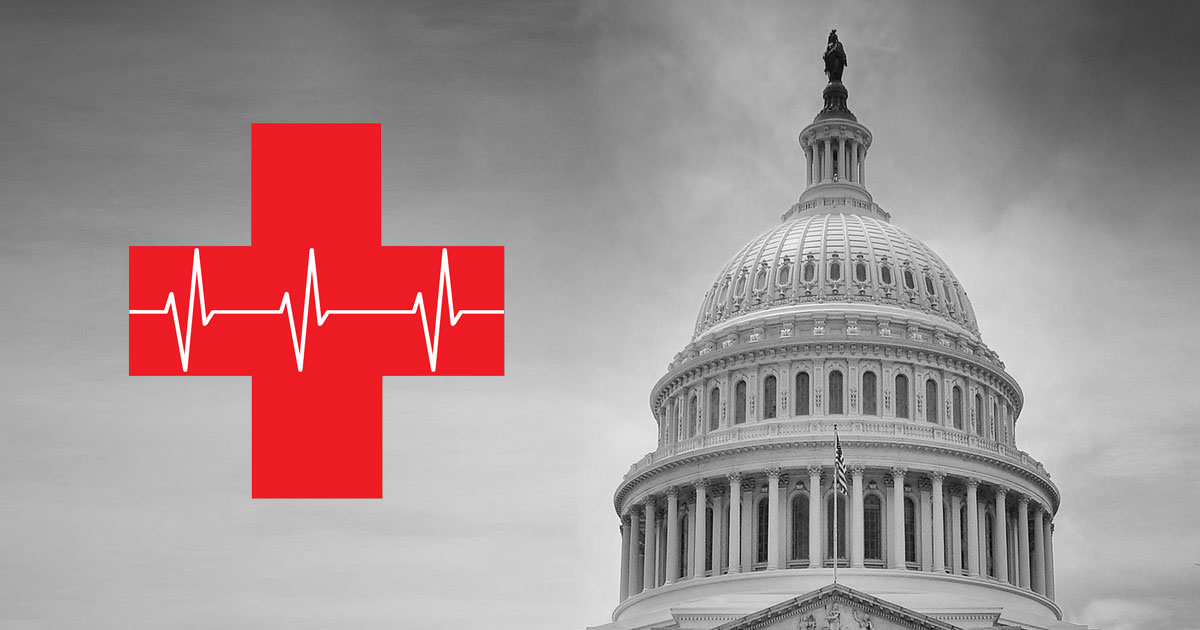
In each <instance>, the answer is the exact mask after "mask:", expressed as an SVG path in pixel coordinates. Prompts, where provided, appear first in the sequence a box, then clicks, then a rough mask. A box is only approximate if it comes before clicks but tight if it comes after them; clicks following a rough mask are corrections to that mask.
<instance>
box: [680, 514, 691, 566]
mask: <svg viewBox="0 0 1200 630" xmlns="http://www.w3.org/2000/svg"><path fill="white" fill-rule="evenodd" d="M691 531H692V528H691V527H688V515H687V514H684V515H683V516H682V517H681V518H680V519H679V575H684V576H686V575H687V574H688V564H689V563H690V561H691V558H689V557H688V556H691V555H692V554H690V553H688V538H690V537H691Z"/></svg>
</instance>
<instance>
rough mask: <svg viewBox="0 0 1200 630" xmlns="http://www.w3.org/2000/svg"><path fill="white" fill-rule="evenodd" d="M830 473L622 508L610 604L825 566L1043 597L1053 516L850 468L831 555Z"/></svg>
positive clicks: (737, 483)
mask: <svg viewBox="0 0 1200 630" xmlns="http://www.w3.org/2000/svg"><path fill="white" fill-rule="evenodd" d="M831 472H832V470H831V469H822V468H821V467H819V466H810V467H808V468H807V469H805V470H794V471H793V470H789V471H784V470H781V469H779V468H768V469H765V470H759V471H748V472H737V473H732V474H729V475H726V476H724V477H719V478H703V479H698V480H696V481H694V482H693V483H690V484H687V485H684V486H672V487H669V488H664V489H663V490H662V491H661V494H658V495H655V496H651V497H649V498H648V499H645V500H643V501H641V502H640V503H637V504H633V505H630V506H628V507H627V510H626V512H625V514H624V515H622V521H621V541H622V558H621V560H622V561H621V599H622V600H624V599H625V598H627V597H629V596H632V595H636V594H638V593H642V592H646V591H650V590H653V589H655V588H659V587H661V586H666V585H671V584H675V583H677V582H681V581H684V580H691V579H697V578H703V577H709V576H716V575H722V574H736V573H741V572H750V571H771V570H778V569H806V568H814V567H827V566H832V565H833V562H835V561H836V562H838V564H839V566H849V567H852V568H880V569H898V570H915V571H929V572H934V573H950V574H954V575H963V576H967V577H973V578H979V579H987V580H993V581H997V582H1007V583H1009V584H1011V585H1013V586H1017V587H1020V588H1026V589H1030V590H1032V591H1034V592H1036V593H1039V594H1041V595H1044V596H1046V597H1048V598H1050V599H1053V598H1054V560H1053V542H1052V538H1053V536H1052V534H1053V524H1052V515H1051V514H1050V512H1049V511H1048V508H1047V507H1046V506H1044V505H1042V504H1041V503H1039V502H1038V501H1037V500H1036V499H1035V498H1034V497H1031V496H1027V495H1025V494H1022V493H1020V492H1017V491H1015V490H1011V489H1009V488H1006V487H1004V486H1001V485H996V484H983V483H981V482H980V481H979V480H978V479H974V478H970V477H949V476H947V475H946V474H944V473H942V472H937V471H909V470H906V469H904V468H900V467H894V468H890V469H882V468H880V469H876V468H865V467H862V466H852V467H851V468H850V469H849V472H850V489H849V495H848V496H847V495H839V496H838V498H837V500H838V502H839V503H842V505H839V507H838V512H839V515H840V516H839V523H838V524H839V532H843V533H841V534H839V537H840V538H841V541H840V544H839V545H838V549H837V550H834V549H833V545H832V544H831V538H832V536H831V533H832V531H833V530H832V528H833V523H832V520H831V514H832V510H831V506H832V488H831V487H830V485H831V483H830V479H831V478H832V476H831V474H830V473H831ZM881 485H882V486H883V489H880V486H881ZM814 490H815V491H814ZM1014 507H1015V509H1013V508H1014ZM885 526H886V527H885ZM947 530H948V531H947ZM847 541H848V543H847ZM698 543H699V544H698ZM847 546H848V547H849V549H848V551H849V554H848V555H849V557H848V558H847V553H846V547H847ZM835 557H836V560H835Z"/></svg>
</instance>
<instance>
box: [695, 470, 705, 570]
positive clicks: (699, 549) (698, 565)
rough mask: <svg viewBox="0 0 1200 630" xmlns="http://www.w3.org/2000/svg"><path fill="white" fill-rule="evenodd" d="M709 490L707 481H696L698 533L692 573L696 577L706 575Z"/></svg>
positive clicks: (696, 530)
mask: <svg viewBox="0 0 1200 630" xmlns="http://www.w3.org/2000/svg"><path fill="white" fill-rule="evenodd" d="M707 490H708V482H707V481H705V480H703V479H701V480H699V481H697V482H696V510H695V511H694V512H693V513H694V514H695V517H694V518H693V521H694V522H695V523H696V527H695V528H694V529H693V531H695V532H696V534H695V537H694V540H695V542H694V543H693V544H692V549H693V550H694V552H693V553H694V554H695V555H693V556H692V566H693V567H695V568H694V569H693V570H692V575H694V576H696V577H704V560H705V556H706V555H707V554H706V553H705V551H706V547H707V545H706V544H705V542H706V541H705V539H706V538H707V532H706V531H705V530H706V528H707V526H708V518H707V517H706V515H705V512H706V510H705V508H706V507H707V506H708V496H707Z"/></svg>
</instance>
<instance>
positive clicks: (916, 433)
mask: <svg viewBox="0 0 1200 630" xmlns="http://www.w3.org/2000/svg"><path fill="white" fill-rule="evenodd" d="M834 424H837V426H838V429H839V432H840V434H841V436H842V438H843V439H853V438H854V437H864V438H871V439H876V438H884V439H886V438H893V439H897V440H921V441H925V442H933V443H935V444H947V445H952V446H954V447H958V448H964V449H965V450H974V451H978V452H983V453H987V454H989V455H993V456H996V457H997V458H999V459H1003V460H1006V461H1010V462H1012V463H1015V464H1020V465H1021V466H1024V467H1026V468H1028V469H1031V470H1035V471H1037V472H1038V473H1039V474H1040V475H1042V476H1043V477H1049V475H1048V474H1047V473H1046V468H1045V467H1044V466H1042V464H1041V462H1039V461H1037V460H1036V459H1034V458H1032V457H1030V456H1029V454H1028V453H1026V452H1025V451H1022V450H1020V449H1018V448H1016V447H1013V446H1010V445H1008V444H1002V443H1000V442H996V441H994V440H990V439H988V438H985V437H980V436H978V435H972V434H970V433H965V432H963V431H960V430H958V429H948V428H946V427H942V426H939V425H933V424H925V423H921V422H914V421H889V420H841V421H838V422H836V423H835V422H833V421H831V420H828V419H826V420H799V421H797V420H783V421H771V422H760V423H754V424H742V425H738V426H735V427H731V428H727V429H721V430H718V431H713V432H712V433H706V434H704V435H698V436H695V437H691V438H687V439H684V440H681V441H679V442H676V443H674V444H667V445H665V446H663V447H660V448H659V449H658V450H656V451H654V452H652V453H647V454H646V456H645V457H643V458H642V459H641V460H639V461H638V462H636V463H635V464H634V465H633V466H631V467H630V468H629V472H628V473H626V475H625V478H626V479H628V478H629V477H632V476H634V475H637V474H638V473H640V472H642V471H643V470H646V469H648V468H650V467H652V466H654V465H656V464H658V463H660V462H663V461H665V460H668V459H671V458H673V457H677V456H680V455H685V454H687V453H691V452H693V451H700V450H704V449H708V448H714V447H718V446H724V445H726V444H735V443H741V442H752V441H755V440H767V439H771V438H777V437H795V436H812V437H813V438H814V439H822V438H824V439H832V438H833V426H834Z"/></svg>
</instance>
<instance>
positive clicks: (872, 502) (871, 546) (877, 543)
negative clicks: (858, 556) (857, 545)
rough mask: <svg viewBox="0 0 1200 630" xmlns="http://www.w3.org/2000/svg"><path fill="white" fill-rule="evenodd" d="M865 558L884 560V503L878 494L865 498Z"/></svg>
mask: <svg viewBox="0 0 1200 630" xmlns="http://www.w3.org/2000/svg"><path fill="white" fill-rule="evenodd" d="M863 557H864V558H866V559H867V560H879V561H882V560H883V502H882V501H881V500H880V499H879V495H877V494H868V495H867V496H865V497H863Z"/></svg>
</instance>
